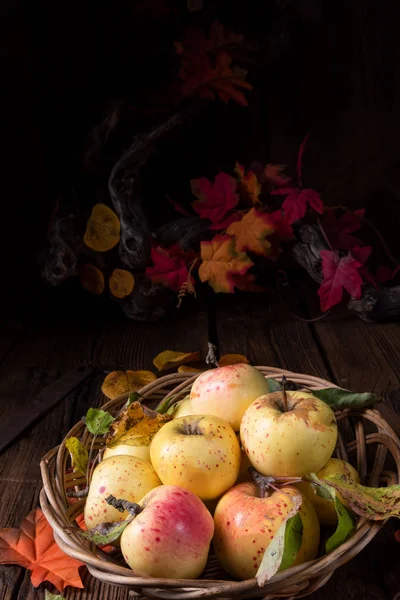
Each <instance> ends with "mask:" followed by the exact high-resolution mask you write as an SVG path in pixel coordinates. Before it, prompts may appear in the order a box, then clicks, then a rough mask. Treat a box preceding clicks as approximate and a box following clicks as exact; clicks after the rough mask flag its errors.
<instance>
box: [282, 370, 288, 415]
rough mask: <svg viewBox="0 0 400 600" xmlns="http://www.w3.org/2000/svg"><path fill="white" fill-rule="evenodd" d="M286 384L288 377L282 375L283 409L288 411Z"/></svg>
mask: <svg viewBox="0 0 400 600" xmlns="http://www.w3.org/2000/svg"><path fill="white" fill-rule="evenodd" d="M286 384H287V379H286V377H285V376H284V375H282V397H283V411H284V412H287V409H288V402H287V393H286Z"/></svg>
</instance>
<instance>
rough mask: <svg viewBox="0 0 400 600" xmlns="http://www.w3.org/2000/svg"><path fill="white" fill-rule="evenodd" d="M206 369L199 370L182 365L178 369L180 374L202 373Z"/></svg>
mask: <svg viewBox="0 0 400 600" xmlns="http://www.w3.org/2000/svg"><path fill="white" fill-rule="evenodd" d="M203 370H204V369H198V368H197V367H191V366H190V365H180V366H179V367H178V373H202V372H203Z"/></svg>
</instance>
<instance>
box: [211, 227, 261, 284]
mask: <svg viewBox="0 0 400 600" xmlns="http://www.w3.org/2000/svg"><path fill="white" fill-rule="evenodd" d="M201 258H202V261H203V262H202V263H201V265H200V268H199V277H200V280H201V281H203V282H204V281H208V283H209V284H210V286H211V287H212V289H213V290H214V292H225V293H231V292H233V291H234V282H233V279H232V276H233V275H235V274H239V275H243V274H244V273H246V271H248V269H250V267H251V266H253V264H254V263H253V262H252V261H251V260H250V258H249V257H248V256H247V254H245V253H244V252H236V250H235V240H234V238H232V237H230V236H227V235H224V236H220V235H217V236H215V238H214V239H213V240H211V241H210V242H201Z"/></svg>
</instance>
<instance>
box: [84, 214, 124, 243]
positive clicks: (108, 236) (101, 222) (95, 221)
mask: <svg viewBox="0 0 400 600" xmlns="http://www.w3.org/2000/svg"><path fill="white" fill-rule="evenodd" d="M120 229H121V226H120V222H119V219H118V217H117V215H116V214H115V212H114V211H113V210H111V208H109V207H108V206H107V205H106V204H95V205H94V206H93V209H92V214H91V215H90V217H89V220H88V222H87V225H86V232H85V235H84V238H83V240H84V242H85V244H86V246H89V248H92V249H93V250H97V251H98V252H107V250H111V248H114V246H116V245H117V244H118V242H119V239H120V235H119V234H120Z"/></svg>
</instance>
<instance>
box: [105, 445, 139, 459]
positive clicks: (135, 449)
mask: <svg viewBox="0 0 400 600" xmlns="http://www.w3.org/2000/svg"><path fill="white" fill-rule="evenodd" d="M120 454H128V455H129V456H136V458H141V459H142V460H146V461H147V462H150V445H149V446H130V445H128V444H119V445H118V446H115V447H114V448H106V449H105V451H104V455H103V460H104V459H106V458H110V456H119V455H120Z"/></svg>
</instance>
